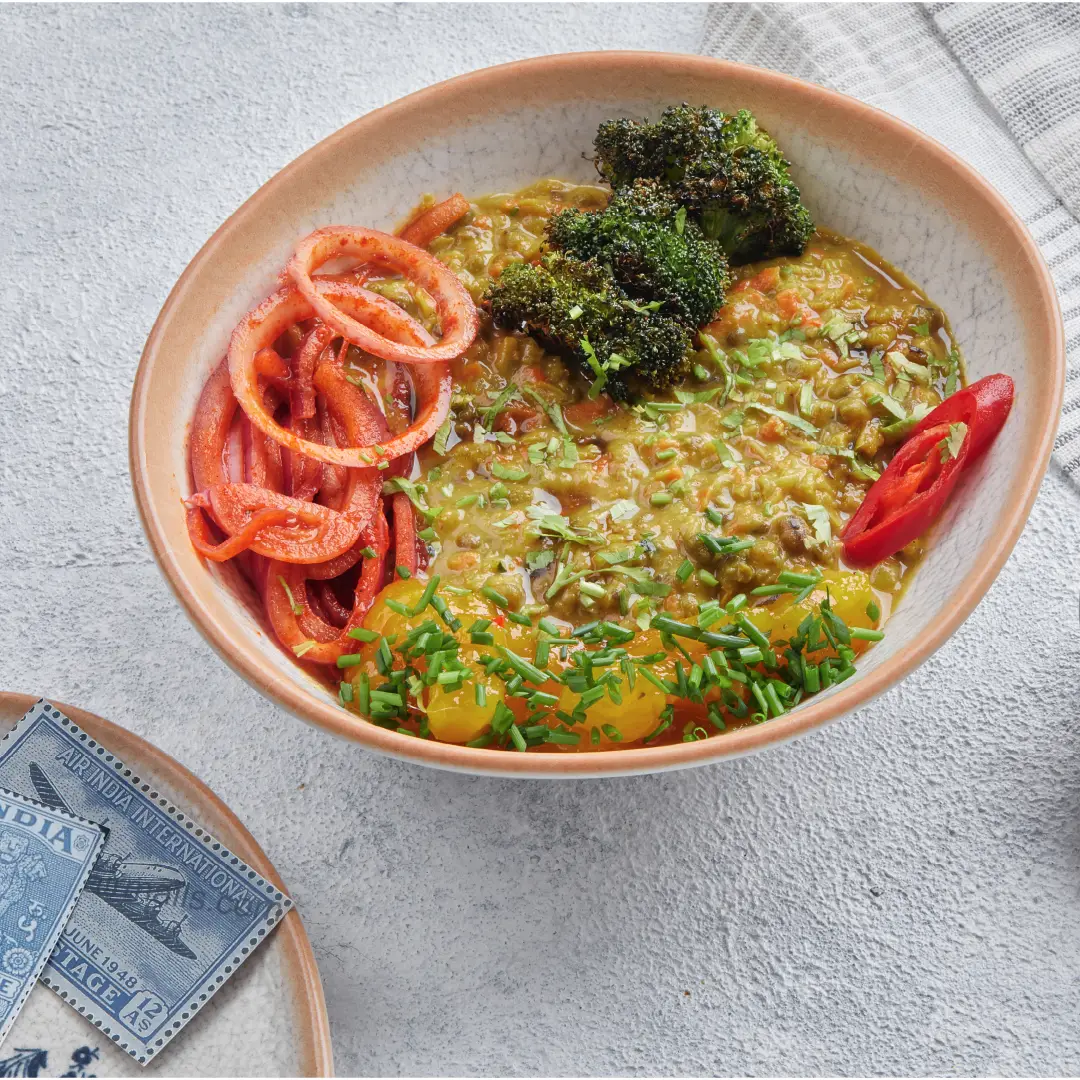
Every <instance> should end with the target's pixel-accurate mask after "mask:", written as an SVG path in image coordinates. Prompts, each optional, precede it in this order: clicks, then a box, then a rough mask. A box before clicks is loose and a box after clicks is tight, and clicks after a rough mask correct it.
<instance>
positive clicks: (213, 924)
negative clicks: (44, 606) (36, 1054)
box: [0, 701, 292, 1064]
mask: <svg viewBox="0 0 1080 1080" xmlns="http://www.w3.org/2000/svg"><path fill="white" fill-rule="evenodd" d="M0 787H5V788H10V789H12V790H13V791H18V792H22V793H25V794H26V795H27V796H28V797H30V798H32V799H36V800H38V801H40V802H41V803H44V804H45V806H47V807H54V808H56V809H58V810H62V811H66V812H68V813H71V814H75V815H79V816H81V817H84V818H86V819H87V820H88V821H94V822H97V823H98V824H100V825H101V826H102V827H103V828H104V830H105V834H106V839H105V845H104V848H103V850H102V853H101V856H100V858H99V859H98V860H97V863H96V865H95V866H94V868H93V870H92V871H91V872H90V875H89V877H88V878H87V880H86V886H85V888H84V890H83V893H82V896H81V897H80V898H79V900H78V902H77V903H76V904H75V909H74V911H73V912H72V915H71V918H70V919H69V920H68V923H67V925H66V926H65V927H64V929H63V933H62V934H61V936H60V940H59V943H58V944H57V945H56V948H55V949H54V950H53V953H52V956H51V957H50V959H49V962H48V964H47V965H46V966H45V969H44V971H43V972H42V975H41V980H42V982H44V983H45V984H46V985H47V986H49V987H51V988H52V989H53V990H55V991H56V992H57V993H58V994H59V995H60V996H61V997H62V998H63V999H64V1000H65V1001H66V1002H68V1004H70V1005H72V1006H73V1007H74V1008H76V1009H77V1010H78V1011H79V1012H80V1013H81V1014H82V1015H83V1016H85V1017H86V1018H87V1019H88V1020H90V1021H92V1022H93V1023H94V1024H95V1025H97V1027H98V1028H100V1029H101V1030H102V1031H103V1032H104V1033H105V1034H106V1035H108V1036H109V1038H111V1039H112V1040H113V1042H114V1043H116V1045H117V1046H120V1047H122V1048H123V1049H124V1050H126V1051H127V1052H128V1053H129V1054H130V1055H131V1056H132V1057H133V1058H134V1059H135V1060H136V1061H139V1062H141V1063H143V1064H145V1063H146V1062H147V1061H149V1060H150V1059H151V1058H152V1057H153V1056H154V1055H155V1054H156V1053H158V1051H160V1050H161V1048H162V1047H163V1046H164V1045H165V1044H166V1043H167V1042H168V1041H169V1040H170V1039H171V1038H172V1037H173V1036H174V1035H175V1034H176V1033H177V1032H178V1031H179V1030H180V1029H181V1028H182V1027H183V1026H184V1024H186V1023H187V1022H188V1020H190V1019H191V1018H192V1017H193V1016H194V1015H195V1014H196V1013H197V1012H198V1011H199V1009H200V1008H202V1006H203V1005H204V1004H205V1003H206V1002H207V1001H208V1000H209V998H210V997H211V995H213V993H214V992H215V991H216V990H217V989H218V988H219V987H220V986H221V985H222V983H224V982H225V980H226V979H227V978H228V977H229V976H230V975H231V974H232V973H233V972H234V971H235V970H236V969H237V968H238V967H239V966H240V964H242V963H243V961H244V959H245V958H246V957H247V956H248V955H249V954H250V953H251V952H252V951H253V950H254V949H255V948H256V947H257V946H258V945H259V944H260V942H262V941H263V940H264V939H265V937H266V935H267V934H268V933H269V932H270V930H271V929H272V928H273V927H274V926H275V925H276V924H277V923H278V922H279V921H280V920H281V919H282V917H283V916H284V915H285V912H286V911H288V910H289V908H291V907H292V901H291V900H290V899H289V898H288V897H287V896H286V895H285V894H284V893H282V892H281V890H280V889H278V888H276V887H275V886H274V885H273V884H272V883H271V882H268V881H266V880H265V879H263V878H262V877H261V876H260V875H259V874H257V873H256V872H255V871H254V870H252V869H251V867H250V866H248V865H247V863H245V862H243V861H242V860H241V859H240V858H238V857H237V856H236V855H234V854H232V853H231V852H230V851H228V850H227V849H226V848H225V847H223V846H222V845H221V844H220V843H219V842H218V841H217V840H215V839H214V837H213V836H211V835H210V834H209V833H208V832H206V830H205V829H203V828H201V827H200V826H199V825H198V823H197V822H195V821H192V820H191V818H189V817H187V816H186V815H185V814H183V813H181V812H180V811H179V810H177V809H176V808H175V807H174V806H172V805H171V804H170V803H169V801H168V800H167V799H165V798H163V797H162V796H161V795H160V794H159V793H158V792H156V791H154V790H153V789H152V788H151V787H150V785H149V784H146V783H144V782H143V781H142V780H140V779H139V777H137V776H135V775H134V774H133V773H132V772H131V770H130V769H128V768H127V767H126V766H125V765H124V763H123V762H122V761H119V760H118V759H117V758H116V757H114V756H113V755H112V754H110V753H109V752H108V750H106V749H105V748H104V747H103V746H101V745H99V744H98V743H97V742H95V741H94V740H93V739H91V738H90V736H89V735H87V734H86V732H84V731H83V730H82V729H81V728H79V727H78V726H77V725H76V724H75V723H74V722H72V721H71V720H69V719H68V718H67V717H66V716H64V715H63V713H61V712H60V710H59V709H57V708H56V707H55V706H54V705H51V704H49V703H48V702H46V701H39V702H38V703H37V704H36V705H35V706H34V707H33V708H32V709H31V710H30V711H29V712H28V713H27V714H26V715H25V716H24V717H23V718H22V719H21V720H20V721H19V723H18V724H17V725H16V726H15V728H14V729H13V730H12V731H11V732H9V733H8V735H7V736H6V737H5V738H4V740H3V742H0ZM0 866H2V863H0ZM2 875H3V870H2V869H0V881H2ZM0 903H2V902H0Z"/></svg>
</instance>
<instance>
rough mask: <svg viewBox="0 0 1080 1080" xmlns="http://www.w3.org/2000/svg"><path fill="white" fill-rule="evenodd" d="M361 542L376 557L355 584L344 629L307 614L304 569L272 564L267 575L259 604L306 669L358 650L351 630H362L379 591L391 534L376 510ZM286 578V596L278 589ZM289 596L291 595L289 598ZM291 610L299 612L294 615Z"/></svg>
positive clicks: (380, 507)
mask: <svg viewBox="0 0 1080 1080" xmlns="http://www.w3.org/2000/svg"><path fill="white" fill-rule="evenodd" d="M361 539H362V540H363V541H364V542H365V544H366V545H367V546H369V547H371V548H372V549H373V550H374V552H375V556H374V558H369V557H366V556H365V558H364V565H363V567H362V568H361V571H360V577H359V579H358V580H357V582H356V589H355V591H354V599H353V608H352V611H350V612H349V618H348V620H347V621H346V623H345V625H344V626H343V627H336V626H332V625H330V624H329V623H327V622H326V621H325V620H324V619H322V618H320V617H319V616H318V615H317V614H316V613H315V612H314V611H312V609H311V605H310V604H309V603H308V593H307V584H306V578H307V568H306V567H303V566H295V565H289V564H287V563H281V562H275V563H271V564H270V566H269V568H268V571H267V575H266V579H265V581H266V587H265V589H264V591H263V602H264V604H265V605H266V613H267V616H268V618H269V619H270V623H271V625H272V626H273V628H274V632H275V633H276V634H277V637H278V640H279V641H280V642H281V643H282V645H284V646H285V647H286V648H288V649H292V651H293V652H294V653H296V654H297V656H298V657H299V658H300V659H301V660H303V661H304V663H310V664H336V663H337V660H338V657H339V656H343V655H345V654H346V653H353V652H356V651H358V649H359V647H360V646H359V643H358V642H357V640H356V639H355V638H351V637H349V631H350V630H353V629H355V628H357V627H359V626H362V625H363V622H364V616H365V615H366V614H367V613H368V611H369V610H370V608H371V605H372V604H373V603H374V602H375V597H376V596H377V595H378V593H379V590H380V589H381V588H382V583H383V577H384V574H385V565H386V551H387V548H388V547H389V545H390V530H389V529H388V528H387V525H386V516H385V515H384V513H383V509H382V506H381V505H380V506H379V508H378V510H377V512H376V513H375V516H374V517H373V518H372V520H371V523H370V524H369V525H368V527H367V528H366V529H365V530H364V532H363V534H362V535H361ZM279 577H280V578H282V579H284V581H285V583H286V584H287V585H288V586H289V591H288V592H286V590H285V589H284V588H283V587H282V586H281V582H280V581H278V578H279ZM290 594H291V595H290ZM294 605H295V607H296V608H297V609H299V610H298V611H296V610H294Z"/></svg>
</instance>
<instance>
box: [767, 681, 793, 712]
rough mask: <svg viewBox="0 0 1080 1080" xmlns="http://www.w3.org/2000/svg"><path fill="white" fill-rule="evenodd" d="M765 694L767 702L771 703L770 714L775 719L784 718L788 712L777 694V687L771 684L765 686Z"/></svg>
mask: <svg viewBox="0 0 1080 1080" xmlns="http://www.w3.org/2000/svg"><path fill="white" fill-rule="evenodd" d="M763 693H764V694H765V700H766V701H767V702H768V703H769V712H770V713H772V715H773V716H774V717H777V716H783V715H784V713H785V712H787V710H786V709H785V708H784V706H783V705H782V704H781V702H780V698H779V696H778V694H777V693H776V687H775V686H774V685H773V684H772V683H771V682H769V683H766V684H765V689H764V691H763Z"/></svg>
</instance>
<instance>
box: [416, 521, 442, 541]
mask: <svg viewBox="0 0 1080 1080" xmlns="http://www.w3.org/2000/svg"><path fill="white" fill-rule="evenodd" d="M416 535H417V536H418V537H420V539H421V540H427V541H428V542H429V543H432V544H433V543H435V541H436V540H438V539H439V534H438V533H437V532H436V531H435V530H434V529H433V528H431V526H430V525H429V526H428V527H427V528H426V529H421V530H420V531H419V532H418V533H417V534H416Z"/></svg>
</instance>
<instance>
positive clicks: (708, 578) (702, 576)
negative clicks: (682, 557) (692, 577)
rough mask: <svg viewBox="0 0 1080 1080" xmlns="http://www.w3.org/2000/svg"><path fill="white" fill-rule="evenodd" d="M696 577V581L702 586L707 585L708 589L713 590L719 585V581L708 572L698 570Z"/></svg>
mask: <svg viewBox="0 0 1080 1080" xmlns="http://www.w3.org/2000/svg"><path fill="white" fill-rule="evenodd" d="M697 576H698V581H700V582H701V584H702V585H707V586H708V587H709V588H710V589H715V588H716V586H717V585H719V584H720V581H719V579H718V578H716V577H715V576H714V575H712V574H710V573H709V571H708V570H699V571H698V572H697Z"/></svg>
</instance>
